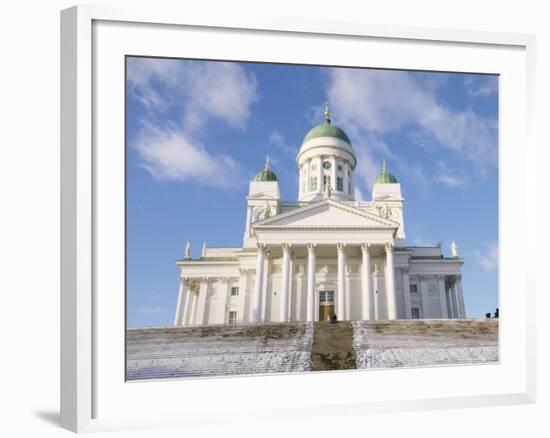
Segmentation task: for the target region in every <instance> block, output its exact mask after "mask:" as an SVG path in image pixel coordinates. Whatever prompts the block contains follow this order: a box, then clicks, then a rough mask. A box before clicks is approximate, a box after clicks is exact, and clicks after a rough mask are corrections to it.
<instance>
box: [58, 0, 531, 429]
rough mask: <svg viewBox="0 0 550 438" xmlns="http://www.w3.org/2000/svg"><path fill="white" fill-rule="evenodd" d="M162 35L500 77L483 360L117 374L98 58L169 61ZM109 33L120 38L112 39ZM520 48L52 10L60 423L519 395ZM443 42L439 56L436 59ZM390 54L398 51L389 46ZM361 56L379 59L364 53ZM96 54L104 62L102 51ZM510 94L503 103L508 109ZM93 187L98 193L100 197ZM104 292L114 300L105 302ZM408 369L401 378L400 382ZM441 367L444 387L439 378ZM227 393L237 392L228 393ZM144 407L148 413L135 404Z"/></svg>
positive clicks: (378, 32) (524, 43)
mask: <svg viewBox="0 0 550 438" xmlns="http://www.w3.org/2000/svg"><path fill="white" fill-rule="evenodd" d="M143 32H147V43H146V42H145V39H144V40H143V41H142V40H141V39H140V37H139V35H140V34H141V33H143ZM174 32H176V33H178V32H183V33H184V34H186V35H183V36H184V37H185V36H189V35H191V33H192V32H196V33H197V35H199V34H200V37H201V38H202V37H204V38H206V40H207V39H208V38H219V36H220V35H222V34H223V33H226V34H227V35H225V36H224V38H225V37H226V38H233V39H234V41H241V42H242V41H244V40H246V41H247V42H248V43H247V45H249V46H250V47H249V49H250V53H249V55H248V56H247V59H246V60H254V58H255V59H260V57H263V58H262V59H263V60H267V61H277V60H278V61H279V62H283V61H284V59H283V58H278V59H276V58H277V56H279V55H278V54H277V50H275V47H282V48H286V52H287V53H286V54H285V56H286V57H287V58H286V60H287V61H288V62H295V61H298V60H300V54H299V50H298V49H299V47H298V48H295V52H293V51H292V50H291V44H293V43H297V42H300V44H308V46H307V47H309V48H311V51H309V52H308V54H309V55H308V56H311V58H310V59H302V62H305V63H315V62H320V63H322V62H323V60H325V62H327V61H326V59H327V58H322V56H326V55H322V54H320V53H318V52H317V51H316V50H315V47H316V44H317V45H320V44H326V43H327V41H328V42H330V43H331V44H332V43H334V45H335V46H334V47H336V48H338V47H343V45H344V46H345V45H351V44H355V45H359V44H364V45H365V46H364V47H370V46H372V47H375V46H376V45H377V44H383V45H384V46H385V47H387V49H388V53H386V54H384V55H383V56H382V54H381V53H379V52H380V50H377V49H376V48H373V49H372V50H373V52H372V53H373V54H377V55H376V56H374V57H373V58H372V59H373V61H372V63H371V64H370V65H369V66H377V65H378V66H385V67H386V68H402V69H419V68H421V69H427V70H446V71H479V72H486V73H496V74H500V75H501V78H503V79H504V80H503V81H501V90H500V91H501V95H500V97H501V99H500V102H501V104H500V105H501V106H500V110H501V117H500V124H501V128H502V129H501V130H500V135H501V137H500V147H501V153H500V154H499V157H500V163H499V167H500V187H499V190H500V193H499V196H500V202H499V208H500V219H501V221H500V226H499V233H500V235H499V241H500V243H501V245H500V271H499V284H500V302H501V308H502V309H501V310H504V311H503V312H502V313H501V319H500V341H501V345H500V349H501V350H500V353H501V361H500V363H499V364H497V365H478V366H457V367H440V368H425V369H417V370H382V371H375V373H377V374H376V376H377V381H380V384H379V387H376V383H375V382H373V381H372V380H373V379H370V380H369V377H368V376H369V375H372V372H370V371H369V372H361V371H358V372H342V373H338V372H336V373H320V374H316V375H315V376H312V375H310V374H308V375H307V377H306V376H305V375H304V374H295V375H285V376H273V377H271V376H270V377H266V376H259V377H233V378H216V379H198V380H188V381H187V382H182V381H164V382H136V383H125V382H124V381H120V376H121V374H123V373H122V364H121V363H120V360H121V357H123V356H124V351H120V339H121V336H122V337H123V336H124V333H123V332H124V328H125V321H124V313H123V312H122V313H120V304H121V298H120V297H119V296H118V295H117V294H118V293H120V294H121V295H124V290H120V291H119V292H116V293H113V294H112V297H111V295H109V296H105V295H102V293H103V292H102V291H104V290H105V287H104V285H106V284H110V283H112V284H114V285H120V278H121V275H122V277H123V273H121V272H120V269H119V268H120V266H121V264H120V262H121V260H120V257H119V256H120V246H117V245H119V244H120V236H121V234H122V236H123V234H124V229H123V226H122V228H121V226H120V225H121V223H120V220H119V219H120V218H119V216H117V214H114V215H113V218H112V223H111V222H110V221H111V219H110V218H107V217H105V216H104V214H102V213H101V211H105V208H98V206H105V207H107V206H110V207H112V208H114V209H115V210H117V209H118V208H119V207H118V205H119V204H120V202H121V198H120V196H119V195H120V190H119V189H120V187H119V186H117V184H116V183H115V184H114V186H113V189H112V190H111V181H112V180H113V178H115V180H117V181H118V179H119V176H120V174H121V172H123V164H122V163H123V161H122V162H121V161H120V158H121V156H120V150H119V146H120V140H121V138H120V132H121V131H120V130H121V129H122V130H123V126H120V124H119V123H118V124H117V121H120V117H123V114H120V108H121V106H120V105H121V103H122V104H123V102H120V98H121V95H120V83H121V80H122V73H121V74H120V77H117V78H118V79H117V80H114V81H113V80H112V78H111V77H108V75H109V74H112V73H113V69H114V71H115V74H116V69H117V68H119V67H120V65H121V64H120V63H119V61H121V60H120V59H119V58H120V54H121V53H126V54H133V55H136V54H137V55H139V54H148V55H155V56H176V57H178V56H182V55H181V54H180V53H179V52H178V50H180V49H181V48H177V47H175V46H174V47H173V46H171V44H169V43H168V41H169V40H163V38H167V36H169V35H170V36H173V33H174ZM123 34H124V35H127V36H129V38H123V37H121V35H123ZM155 35H156V36H155ZM130 37H131V38H130ZM206 40H205V41H206ZM260 40H261V44H262V45H264V44H265V45H269V44H273V47H272V49H273V50H267V51H266V50H260V49H265V46H262V47H260ZM128 41H132V44H134V47H132V48H131V49H129V48H128V46H126V47H125V44H126V43H127V42H128ZM107 42H108V43H109V44H106V43H107ZM228 45H229V43H228ZM293 45H294V44H293ZM297 46H299V44H297ZM405 46H406V47H407V51H406V52H407V53H405V50H404V47H405ZM136 47H137V49H136ZM231 47H233V46H231ZM236 47H237V48H238V47H239V46H236ZM270 47H271V46H270ZM304 47H306V46H304ZM534 47H535V40H534V37H533V36H531V35H518V34H504V33H490V32H474V31H459V30H448V29H424V28H415V27H401V26H399V27H398V26H396V27H392V26H377V25H373V24H365V23H361V22H357V23H345V24H344V23H337V22H312V21H308V20H305V19H303V20H297V19H287V20H283V19H275V18H268V17H265V18H258V17H246V16H244V15H240V16H239V18H236V17H232V18H230V19H227V18H224V17H216V16H215V15H208V16H200V15H196V14H194V13H193V12H192V11H185V12H181V11H179V12H178V11H163V10H156V9H150V10H126V9H117V8H108V7H92V6H85V7H82V6H78V7H73V8H70V9H67V10H64V11H62V13H61V55H62V56H61V117H62V129H61V148H62V157H61V172H62V174H61V190H62V193H61V220H62V223H61V231H62V233H61V234H62V236H61V250H62V259H61V265H62V270H61V425H62V427H64V428H67V429H70V430H73V431H78V432H81V431H99V430H110V429H114V428H145V427H160V426H168V425H171V426H175V425H176V426H185V425H191V424H206V423H207V422H210V423H211V422H212V418H213V414H215V418H216V421H218V422H223V421H229V420H231V421H233V422H234V421H246V419H247V418H250V416H251V415H254V416H257V417H264V418H275V417H277V418H279V419H280V418H281V417H283V418H284V417H286V416H288V417H289V418H290V417H292V418H307V417H311V416H327V415H342V414H343V413H346V414H348V415H349V414H350V412H353V413H354V414H356V415H360V414H363V413H369V412H393V411H399V410H412V409H441V408H454V407H476V406H488V405H502V404H519V403H531V402H534V399H535V372H534V367H535V341H534V330H535V309H534V299H533V297H534V294H535V272H534V268H533V267H531V266H529V264H528V263H527V262H526V261H525V260H522V258H521V257H520V256H519V254H517V253H518V252H519V251H516V249H520V248H521V249H522V250H523V251H525V248H527V249H528V250H533V249H534V247H535V236H536V220H535V215H534V212H533V211H532V210H529V209H528V208H523V205H524V204H525V205H527V204H526V203H528V202H531V205H535V203H536V202H535V173H534V169H535V168H536V165H535V162H534V160H535V155H536V154H535V148H536V146H535V142H534V138H533V128H532V124H533V120H534V92H535V89H534ZM128 50H131V52H129V51H128ZM136 50H138V52H139V53H136ZM369 50H370V49H369ZM415 51H418V54H419V57H418V58H416V60H413V59H412V58H411V56H412V55H413V53H409V52H415ZM449 51H450V52H453V53H452V54H449V53H448V52H449ZM176 52H178V53H176ZM262 52H263V54H261V53H262ZM341 52H342V54H341V55H338V56H335V55H332V56H333V58H332V59H331V60H330V61H332V62H331V63H332V64H336V65H350V64H349V62H350V61H349V59H350V57H349V54H348V58H346V57H345V56H346V53H345V50H344V51H335V53H341ZM224 53H225V56H224ZM397 53H401V55H400V56H399V57H397V56H396V54H397ZM430 53H431V54H432V55H433V54H434V53H436V54H437V56H434V57H432V58H430V59H431V61H430V62H426V61H425V60H424V61H423V60H422V57H423V56H426V57H427V56H430ZM405 55H407V56H405ZM104 56H105V58H103V57H104ZM187 56H188V57H197V58H211V59H214V58H218V59H236V58H235V57H234V56H235V55H233V54H231V53H229V47H224V46H223V45H219V44H218V45H216V44H213V43H212V44H211V45H210V46H209V44H208V42H205V43H204V44H202V45H201V44H197V45H196V46H195V47H194V48H193V50H192V53H189V54H188V55H187ZM109 57H114V58H109ZM376 57H378V58H380V59H378V60H377V61H374V58H376ZM487 57H489V59H487ZM109 59H115V60H118V61H116V62H115V63H106V62H104V61H106V60H109ZM346 59H347V61H346ZM357 62H358V64H357V65H364V61H361V60H357ZM476 63H477V64H476ZM375 64H377V65H375ZM106 65H109V69H111V70H110V71H107V70H105V71H104V66H106ZM476 65H477V67H476ZM365 66H366V65H365ZM102 81H104V82H105V81H108V83H109V86H108V87H106V86H104V85H103V83H102ZM123 82H124V81H123V80H122V83H123ZM117 87H119V88H117ZM98 90H104V91H98ZM106 99H110V101H109V102H107V100H106ZM510 102H514V105H513V106H514V108H512V105H510ZM107 104H108V107H109V111H113V114H114V115H115V117H114V118H113V117H109V120H112V122H111V124H106V123H105V120H104V118H105V117H106V116H105V114H104V112H103V110H102V109H103V108H105V107H106V106H105V105H107ZM117 111H118V112H117ZM110 116H111V114H110ZM98 126H99V127H98ZM122 141H123V138H122ZM98 142H99V143H98ZM110 142H113V143H112V146H113V147H112V148H109V149H105V146H104V145H105V144H109V145H110V146H111V143H110ZM98 144H99V145H100V146H98ZM513 144H521V145H522V147H521V148H519V149H521V153H520V152H519V151H518V150H516V149H514V148H513V147H512V145H513ZM98 147H100V148H103V149H102V153H100V154H98V153H97V148H98ZM107 150H109V151H111V150H112V152H113V154H114V155H113V156H112V157H111V156H108V154H109V153H110V152H109V153H107V154H106V153H105V151H107ZM121 165H122V167H121ZM512 174H513V175H514V178H512ZM117 175H118V176H117ZM107 181H109V184H107V183H106V182H107ZM107 186H109V189H110V192H111V193H110V194H106V187H107ZM503 194H505V195H506V196H503ZM122 199H123V198H122ZM512 200H515V201H514V203H515V204H513V202H512ZM122 203H123V201H122ZM122 208H123V206H122ZM117 211H118V210H117ZM115 218H116V219H115ZM122 225H123V223H122ZM122 241H123V238H122ZM107 242H109V243H107ZM106 245H113V247H112V248H111V249H112V250H110V251H108V252H109V253H110V254H113V256H112V257H113V258H112V260H111V259H108V257H107V256H105V254H106V253H105V252H104V251H105V248H106ZM117 257H118V258H117ZM107 266H108V267H109V268H106V267H107ZM513 290H515V291H516V293H515V294H513V293H512V291H513ZM517 291H520V293H517ZM98 297H101V299H98ZM110 299H113V300H114V301H112V302H110ZM122 303H124V300H123V299H122ZM113 329H114V330H115V331H116V330H120V334H116V335H113V336H109V337H106V336H105V333H115V332H113ZM117 333H118V332H117ZM511 350H514V351H515V352H516V354H515V355H514V357H511V356H512V355H510V354H508V352H509V351H511ZM369 373H371V374H369ZM413 374H414V380H413V379H411V376H412V375H413ZM450 376H452V378H453V379H454V380H456V381H457V383H455V384H454V385H453V384H452V383H450V380H449V377H450ZM387 379H392V381H393V382H395V384H394V388H392V389H391V390H388V388H387V385H386V386H384V382H387V381H388V380H387ZM466 381H468V382H467V383H466ZM319 382H325V383H327V382H328V383H330V384H331V385H339V386H340V387H341V388H342V391H343V393H342V394H341V395H337V396H336V398H335V399H334V400H327V399H326V398H324V397H319V394H316V393H315V389H314V388H315V385H318V384H319ZM364 382H368V384H369V388H370V391H369V393H368V394H364V393H363V392H361V391H355V392H354V391H352V390H351V388H357V387H359V386H360V385H361V384H363V383H364ZM438 382H439V383H438ZM441 382H449V384H448V385H447V386H448V387H447V388H441ZM183 385H185V388H184V387H183ZM430 385H431V386H430ZM476 385H477V386H478V387H479V388H476ZM176 387H178V388H176ZM259 388H260V389H259ZM293 388H301V389H302V390H303V394H302V393H300V394H298V395H297V396H296V397H295V398H294V399H295V400H294V401H293V403H289V402H288V400H286V399H285V394H286V393H287V392H288V391H290V390H293ZM182 389H184V390H185V392H186V393H187V394H192V395H194V397H193V403H192V405H189V404H187V405H186V404H185V402H184V401H181V400H180V401H179V403H173V401H174V397H175V395H174V393H175V392H179V393H180V394H181V391H182ZM219 389H224V390H227V392H228V393H231V394H233V396H234V398H237V399H238V400H237V403H235V404H236V405H238V408H235V409H233V410H227V409H223V407H222V406H223V403H224V401H225V400H224V397H223V396H221V397H220V400H219V403H218V402H217V401H216V400H213V399H212V397H209V396H208V395H209V394H213V391H214V390H219ZM255 391H256V392H259V391H262V392H261V393H264V394H265V393H266V392H267V391H270V393H271V395H272V397H270V400H269V401H265V403H263V404H262V405H261V406H259V405H258V403H257V397H253V395H254V394H255ZM384 391H385V392H384ZM382 394H386V395H385V396H382ZM241 396H242V399H239V397H241ZM339 397H340V398H339ZM140 398H141V400H155V401H156V402H155V403H149V404H148V403H144V406H143V407H140V406H137V405H136V404H135V403H134V404H133V403H132V400H137V399H140ZM160 400H162V402H160ZM140 409H142V410H140ZM144 412H147V413H148V414H149V415H144ZM182 413H185V415H182Z"/></svg>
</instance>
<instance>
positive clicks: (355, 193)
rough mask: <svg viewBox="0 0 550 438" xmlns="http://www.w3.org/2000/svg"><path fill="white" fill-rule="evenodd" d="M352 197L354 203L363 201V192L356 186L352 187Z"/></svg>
mask: <svg viewBox="0 0 550 438" xmlns="http://www.w3.org/2000/svg"><path fill="white" fill-rule="evenodd" d="M353 196H354V197H355V200H356V201H364V200H365V195H363V192H362V191H361V189H360V188H359V187H357V186H354V188H353Z"/></svg>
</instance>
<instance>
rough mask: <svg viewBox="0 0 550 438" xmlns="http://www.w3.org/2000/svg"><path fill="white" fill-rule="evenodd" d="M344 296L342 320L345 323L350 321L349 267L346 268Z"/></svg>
mask: <svg viewBox="0 0 550 438" xmlns="http://www.w3.org/2000/svg"><path fill="white" fill-rule="evenodd" d="M345 291H346V293H345V295H344V301H345V306H346V307H345V309H346V311H345V312H344V318H345V319H346V321H350V320H351V297H350V291H351V265H349V264H348V265H347V266H346V288H345Z"/></svg>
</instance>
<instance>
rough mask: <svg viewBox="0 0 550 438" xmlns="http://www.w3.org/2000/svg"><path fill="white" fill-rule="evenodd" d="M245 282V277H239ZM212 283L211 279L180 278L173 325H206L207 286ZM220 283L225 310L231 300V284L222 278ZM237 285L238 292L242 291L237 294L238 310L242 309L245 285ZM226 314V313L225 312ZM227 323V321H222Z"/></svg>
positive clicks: (227, 279) (228, 280)
mask: <svg viewBox="0 0 550 438" xmlns="http://www.w3.org/2000/svg"><path fill="white" fill-rule="evenodd" d="M241 278H244V280H245V281H246V276H241ZM211 281H212V279H211V278H207V277H204V278H181V279H180V288H179V293H178V304H177V307H176V316H175V320H174V325H193V324H199V325H200V324H206V323H207V320H208V315H207V312H206V308H207V302H206V301H207V295H208V286H209V283H210V282H211ZM221 281H222V282H223V283H224V284H225V286H226V289H225V303H226V304H225V308H227V306H228V304H229V300H230V299H231V282H230V279H229V278H222V279H221ZM242 283H243V284H241V283H239V290H240V291H241V290H242V291H243V293H242V295H241V293H240V294H239V308H244V295H245V294H244V290H245V288H246V283H244V282H242ZM241 287H242V289H241ZM225 310H227V309H225ZM225 313H226V314H227V311H226V312H225ZM224 322H227V321H224Z"/></svg>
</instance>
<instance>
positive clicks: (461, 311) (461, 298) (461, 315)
mask: <svg viewBox="0 0 550 438" xmlns="http://www.w3.org/2000/svg"><path fill="white" fill-rule="evenodd" d="M456 292H457V297H456V299H457V301H458V310H459V318H466V311H465V310H464V294H463V292H462V276H460V275H457V277H456Z"/></svg>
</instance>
